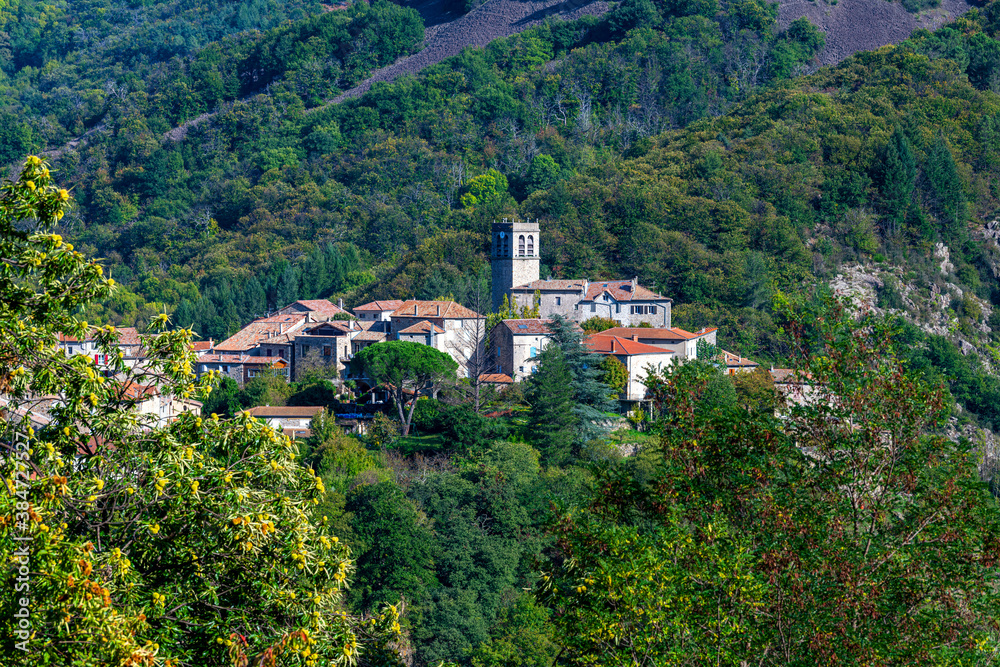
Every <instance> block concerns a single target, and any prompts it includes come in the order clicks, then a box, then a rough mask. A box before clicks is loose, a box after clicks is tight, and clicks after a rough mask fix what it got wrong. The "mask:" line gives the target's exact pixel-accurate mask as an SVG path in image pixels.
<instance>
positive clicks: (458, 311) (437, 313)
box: [392, 300, 482, 319]
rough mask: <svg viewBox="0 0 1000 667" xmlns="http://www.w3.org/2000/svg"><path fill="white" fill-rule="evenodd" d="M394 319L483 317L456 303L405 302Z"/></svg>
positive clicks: (394, 313) (394, 315)
mask: <svg viewBox="0 0 1000 667" xmlns="http://www.w3.org/2000/svg"><path fill="white" fill-rule="evenodd" d="M392 317H435V318H437V317H441V318H445V319H475V318H481V317H482V315H480V314H479V313H477V312H476V311H474V310H469V309H468V308H466V307H465V306H460V305H459V304H457V303H455V302H454V301H416V300H410V301H404V302H403V305H401V306H400V307H399V308H397V309H396V310H395V311H393V313H392Z"/></svg>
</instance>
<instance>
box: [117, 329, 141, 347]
mask: <svg viewBox="0 0 1000 667" xmlns="http://www.w3.org/2000/svg"><path fill="white" fill-rule="evenodd" d="M118 344H119V345H141V344H142V340H141V339H140V338H139V330H138V329H136V328H135V327H122V328H121V329H118Z"/></svg>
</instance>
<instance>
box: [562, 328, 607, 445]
mask: <svg viewBox="0 0 1000 667" xmlns="http://www.w3.org/2000/svg"><path fill="white" fill-rule="evenodd" d="M549 331H551V332H552V338H551V343H550V346H551V345H556V346H558V347H559V349H560V350H562V353H563V358H564V360H565V363H566V366H567V367H568V368H569V372H570V378H571V380H570V387H571V390H572V394H571V396H572V401H573V414H574V415H575V416H576V418H577V424H578V426H577V438H578V440H579V442H580V443H583V442H586V441H587V440H590V439H592V438H595V437H597V436H599V435H601V434H602V433H604V427H603V425H602V424H603V423H604V422H605V421H606V420H607V412H609V411H610V410H613V409H614V408H615V400H614V394H613V392H612V391H611V389H610V388H609V387H608V385H606V384H604V383H603V382H601V380H600V376H601V369H600V364H601V355H599V354H595V353H593V352H591V351H590V350H589V349H588V348H587V347H586V346H585V345H584V344H583V338H582V336H581V334H580V331H579V329H577V326H576V324H575V323H573V322H570V321H569V320H567V319H565V318H563V317H562V316H561V315H555V316H553V317H552V320H551V322H550V323H549Z"/></svg>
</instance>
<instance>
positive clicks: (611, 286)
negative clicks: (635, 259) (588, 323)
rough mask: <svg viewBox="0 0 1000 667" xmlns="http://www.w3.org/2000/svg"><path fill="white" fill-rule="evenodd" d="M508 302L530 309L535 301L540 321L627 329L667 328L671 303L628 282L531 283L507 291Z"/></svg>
mask: <svg viewBox="0 0 1000 667" xmlns="http://www.w3.org/2000/svg"><path fill="white" fill-rule="evenodd" d="M510 295H511V301H512V303H513V304H516V306H517V307H519V308H520V307H524V306H527V307H532V306H534V303H535V300H536V298H537V299H538V300H539V314H540V315H541V316H542V317H551V316H552V315H556V314H559V315H562V316H563V317H565V318H567V319H570V320H574V321H576V322H583V321H584V320H589V319H590V318H592V317H604V318H607V319H611V320H614V321H616V322H620V323H621V325H622V326H625V327H631V326H636V325H638V324H642V323H644V324H648V325H651V326H654V327H657V326H658V327H669V326H670V308H671V305H672V304H673V300H672V299H669V298H667V297H665V296H662V295H660V294H657V293H655V292H653V291H652V290H650V289H647V288H646V287H643V286H642V285H640V284H639V281H638V279H637V278H632V279H631V280H597V281H591V280H588V279H586V278H584V279H582V280H551V279H550V280H534V281H532V282H530V283H526V284H524V285H517V286H515V287H512V288H511V290H510Z"/></svg>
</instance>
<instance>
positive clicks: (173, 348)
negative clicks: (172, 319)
mask: <svg viewBox="0 0 1000 667" xmlns="http://www.w3.org/2000/svg"><path fill="white" fill-rule="evenodd" d="M68 205H69V195H68V193H67V192H66V190H60V189H58V188H56V187H55V186H54V185H52V183H51V180H50V176H49V170H48V168H47V167H46V166H45V164H44V163H43V162H42V161H41V160H39V159H38V158H36V157H30V158H29V159H28V162H27V164H26V165H25V166H24V168H23V170H22V171H21V175H20V178H19V179H18V180H17V181H16V182H14V183H10V182H8V183H6V184H5V185H4V186H3V189H2V194H0V249H2V254H3V257H4V258H5V260H6V261H5V262H4V263H3V265H2V266H0V310H2V311H3V312H2V317H0V348H2V349H3V350H4V353H3V355H2V359H0V382H2V384H3V388H4V393H5V395H6V397H7V399H8V401H9V402H10V405H11V406H24V407H25V408H28V409H31V408H30V407H29V406H34V405H35V402H34V401H35V398H34V397H36V396H38V395H55V394H56V393H58V394H59V395H60V396H61V398H62V400H61V404H60V405H58V406H56V407H54V408H52V410H51V412H50V414H51V417H52V419H51V420H50V421H48V423H47V424H46V425H45V426H44V427H43V428H39V429H38V430H37V431H36V430H35V429H34V428H32V425H31V424H32V422H31V420H30V419H29V418H28V417H27V416H25V417H24V418H23V419H22V418H16V419H13V420H11V419H5V420H4V421H3V422H0V427H2V430H3V437H2V440H3V442H4V443H6V444H5V449H6V451H7V455H5V456H4V457H3V463H2V464H0V467H2V470H0V474H2V476H3V481H4V485H5V491H6V492H7V493H4V494H2V495H0V549H2V550H3V553H6V554H15V553H18V552H21V553H22V555H21V556H19V559H20V560H21V563H22V566H23V570H22V572H25V573H28V576H26V577H22V578H24V579H27V586H30V589H29V588H28V587H27V586H24V585H21V584H19V583H18V581H17V578H18V576H19V575H18V570H16V569H13V568H8V569H7V570H6V571H5V573H4V582H3V583H4V586H3V589H2V592H0V609H2V610H3V612H4V618H5V619H6V620H5V621H3V623H4V625H5V627H4V633H5V637H6V638H7V639H6V640H5V641H8V642H9V641H10V640H11V639H13V638H15V637H17V635H16V634H15V630H17V629H18V628H17V626H16V625H15V623H16V622H17V621H16V620H15V612H16V611H17V610H20V609H21V607H24V606H26V605H27V604H29V603H23V602H21V598H23V597H24V596H26V595H29V594H30V617H29V618H30V620H29V619H26V622H27V623H29V624H30V627H28V628H25V630H26V631H25V632H24V633H23V634H24V636H23V637H21V638H20V641H21V642H23V650H22V651H17V652H16V653H15V652H14V649H12V648H11V646H10V644H7V646H6V647H5V655H11V654H14V655H17V656H18V658H17V660H18V662H19V664H23V665H29V666H34V665H51V664H74V665H86V666H94V667H97V666H98V665H101V666H104V665H115V666H122V667H125V666H127V665H136V664H145V665H155V666H162V667H168V666H169V665H176V664H187V663H191V664H200V665H230V664H248V663H249V662H250V661H254V662H258V661H263V660H266V659H267V657H268V656H270V657H272V658H280V659H281V660H294V661H296V662H300V663H301V662H303V661H304V662H305V663H313V664H316V663H318V662H320V661H323V662H327V663H329V664H350V663H352V662H354V660H355V659H356V656H357V655H358V653H359V652H363V653H364V654H365V655H366V659H368V660H370V661H372V662H373V663H374V664H384V665H398V664H400V662H399V659H398V657H397V656H396V655H395V654H394V653H393V652H392V651H391V650H389V649H388V648H387V644H388V642H389V641H391V640H394V639H396V638H397V637H398V634H399V630H400V628H399V625H398V622H397V619H398V614H397V613H396V611H395V609H393V608H388V609H385V610H383V611H381V612H380V614H379V615H378V616H377V617H376V618H373V619H366V620H362V619H360V618H356V617H352V616H350V615H348V614H345V613H343V607H342V596H343V593H344V590H345V589H346V587H347V583H348V577H349V575H350V574H351V572H352V571H353V563H352V561H351V560H350V557H349V556H350V554H349V551H348V550H347V549H346V548H345V547H344V546H343V545H342V544H339V543H338V540H337V538H336V537H333V536H331V535H330V534H329V532H328V530H327V529H326V528H325V527H324V526H323V525H322V524H321V523H320V522H315V521H313V520H312V518H311V517H310V511H311V509H312V508H313V507H314V505H315V504H316V503H317V502H318V501H319V496H320V495H321V494H322V493H323V492H324V487H323V483H322V481H321V480H319V479H318V478H317V477H315V475H313V474H312V472H311V471H310V470H308V469H306V468H304V467H302V466H301V465H299V464H298V463H297V462H296V460H295V459H296V455H297V450H296V447H295V444H294V443H293V442H292V441H290V440H289V439H288V438H285V437H283V436H282V435H280V434H278V433H275V432H274V431H273V430H272V429H271V428H269V427H267V426H266V425H264V424H262V423H260V422H258V421H256V420H253V419H251V418H249V417H248V416H246V415H244V416H242V417H240V418H238V419H236V420H232V421H230V420H220V419H218V418H211V419H207V420H205V419H202V418H201V417H199V416H197V415H195V414H193V413H185V414H183V415H182V416H180V417H179V418H178V419H176V420H175V421H173V422H171V423H170V424H168V425H165V426H160V425H158V424H157V423H156V419H155V418H154V419H151V418H150V417H149V416H146V415H143V414H142V413H140V411H139V409H138V403H139V400H137V399H134V398H130V397H129V393H128V392H126V391H125V387H129V386H133V387H134V386H136V385H139V386H143V385H145V384H147V383H150V382H151V381H155V382H156V383H157V388H158V389H159V391H160V392H162V395H163V396H165V397H167V398H170V397H178V398H186V397H190V396H191V395H193V394H196V393H201V392H204V391H207V390H208V389H209V386H208V385H209V379H208V378H205V379H204V380H203V381H200V382H199V381H196V380H195V378H194V374H193V372H192V368H193V361H194V359H195V354H194V352H193V351H192V349H191V340H192V334H191V331H190V330H186V329H181V330H177V331H172V332H164V331H163V330H164V328H165V327H166V325H167V317H166V316H165V315H164V316H162V317H161V318H159V319H158V320H157V322H156V327H155V328H154V329H153V330H151V331H150V332H148V333H147V334H146V335H145V336H144V338H143V346H144V348H145V350H146V352H147V354H148V355H149V358H148V360H147V361H146V363H145V364H144V368H139V369H136V368H131V367H129V366H128V365H127V364H126V363H125V360H124V359H123V358H122V357H121V355H120V353H118V351H117V333H116V331H115V329H114V328H113V327H101V328H94V327H91V326H89V325H88V324H87V322H85V321H83V320H80V319H78V317H77V316H76V315H75V313H77V312H78V311H79V310H80V309H81V308H84V307H85V306H86V305H87V303H88V302H89V301H90V300H92V299H95V298H100V297H104V296H107V294H108V293H109V292H110V291H112V290H113V289H114V288H115V283H114V281H113V280H111V279H107V278H105V277H103V275H102V273H103V271H102V269H101V267H100V266H99V265H98V264H97V263H96V262H93V261H89V260H86V259H85V258H84V257H83V255H82V254H81V253H79V252H77V251H74V250H73V249H72V246H71V245H70V244H68V243H64V242H63V241H62V239H61V237H60V236H59V235H57V234H53V233H51V229H52V226H53V225H54V223H55V222H56V221H58V220H59V219H60V218H61V217H62V216H63V212H64V211H65V210H66V208H67V206H68ZM25 229H30V231H25ZM64 333H69V334H71V335H75V336H79V337H83V336H94V338H95V339H96V340H97V343H98V349H99V351H100V353H101V354H107V355H108V359H109V360H108V362H107V365H106V366H105V367H104V368H101V369H96V368H95V367H94V362H93V360H92V358H91V357H89V356H85V355H79V354H78V355H74V356H71V357H67V356H66V355H65V354H64V353H63V351H62V349H61V348H60V347H59V346H58V345H57V344H56V343H57V340H58V336H59V335H60V334H64ZM99 371H100V372H99ZM11 414H17V413H16V412H15V411H11ZM22 414H24V415H27V414H28V412H27V410H24V411H23V412H22ZM18 443H20V444H18ZM29 470H31V471H32V472H31V473H30V474H29V472H28V471H29ZM24 538H28V540H25V539H24ZM22 583H23V582H22ZM22 628H23V626H22ZM293 656H294V657H293ZM312 656H315V658H313V657H312Z"/></svg>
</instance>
